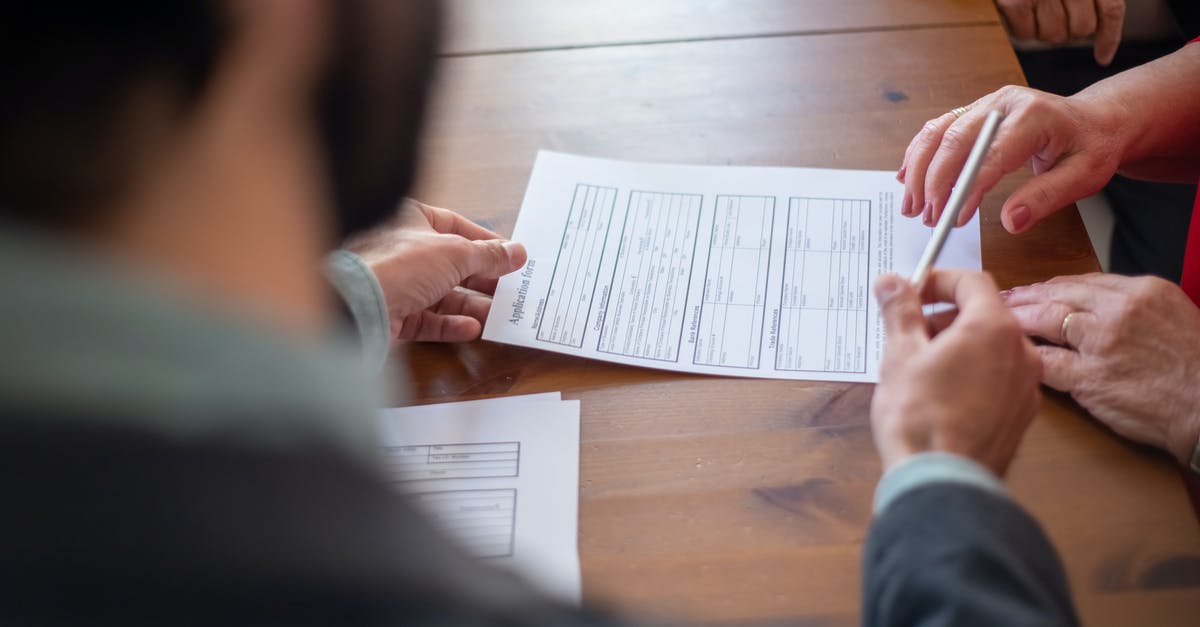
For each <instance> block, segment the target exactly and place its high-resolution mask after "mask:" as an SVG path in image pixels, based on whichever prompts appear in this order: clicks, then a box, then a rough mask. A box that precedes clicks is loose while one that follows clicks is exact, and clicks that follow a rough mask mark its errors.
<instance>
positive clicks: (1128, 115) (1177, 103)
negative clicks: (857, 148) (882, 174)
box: [897, 44, 1200, 233]
mask: <svg viewBox="0 0 1200 627" xmlns="http://www.w3.org/2000/svg"><path fill="white" fill-rule="evenodd" d="M1197 79H1200V46H1197V45H1194V44H1193V45H1189V46H1185V47H1184V48H1182V49H1180V50H1179V51H1178V52H1176V53H1174V54H1171V55H1168V56H1166V57H1163V58H1162V59H1159V60H1157V61H1154V62H1152V63H1148V64H1146V65H1143V66H1139V67H1137V68H1134V69H1132V70H1129V71H1126V72H1122V73H1121V74H1118V75H1116V76H1113V77H1111V78H1109V79H1107V80H1104V81H1101V82H1100V83H1097V84H1095V85H1093V86H1091V87H1089V88H1088V89H1086V90H1084V91H1082V92H1080V93H1078V94H1076V95H1074V96H1072V97H1070V98H1062V97H1059V96H1054V95H1052V94H1047V93H1043V92H1039V91H1035V90H1032V89H1028V88H1024V87H1011V86H1010V87H1005V88H1003V89H1000V90H999V91H996V92H994V93H992V94H988V95H986V96H984V97H982V98H980V99H979V100H976V101H975V102H974V103H972V104H971V106H970V108H969V110H968V111H967V112H966V113H962V114H961V115H959V114H957V113H954V112H951V113H946V114H944V115H942V116H940V117H938V118H936V119H933V120H930V121H929V122H927V123H926V124H925V126H924V127H923V128H922V129H921V131H920V132H919V133H918V134H917V136H916V137H914V138H913V140H912V142H911V143H910V144H909V146H908V150H907V151H906V152H905V155H904V163H903V165H901V168H900V172H899V174H898V176H897V178H899V179H900V181H901V182H903V183H904V185H905V195H904V200H903V203H902V204H901V213H903V214H904V215H907V216H916V215H922V216H923V217H924V218H925V220H926V222H927V223H930V224H932V223H933V222H934V221H935V220H937V218H938V217H939V216H940V215H941V212H942V210H943V208H944V207H945V204H946V201H947V200H948V199H949V196H950V190H951V188H952V187H953V185H954V182H955V179H956V178H957V177H958V174H959V171H960V170H961V168H962V166H963V163H964V162H965V161H966V157H967V153H969V152H970V149H971V146H972V144H973V143H974V141H975V137H976V136H977V135H978V134H979V130H980V128H981V127H982V125H983V120H984V118H985V117H986V116H987V113H988V111H990V110H992V109H998V110H1000V111H1001V112H1002V113H1003V114H1004V115H1005V120H1004V122H1003V123H1002V124H1001V125H1000V130H999V131H998V132H997V134H996V139H995V142H994V143H993V144H992V148H991V150H989V151H988V154H987V157H986V158H985V159H984V164H983V167H982V169H981V170H980V173H979V177H978V179H977V180H976V183H975V188H974V190H972V193H971V196H970V197H969V198H968V199H967V205H966V206H967V207H969V208H974V207H977V206H978V205H979V201H980V200H981V199H982V197H983V194H984V193H986V192H987V191H988V190H990V189H992V188H993V187H994V186H995V185H996V184H997V183H998V182H999V181H1000V179H1001V178H1003V177H1004V175H1006V174H1008V173H1009V172H1012V171H1014V170H1016V169H1018V168H1020V167H1023V166H1024V165H1025V164H1027V163H1032V165H1033V172H1034V175H1035V176H1034V177H1033V178H1032V179H1030V180H1029V181H1027V182H1025V183H1024V184H1023V185H1021V186H1020V187H1019V188H1018V189H1017V190H1016V191H1015V192H1013V194H1012V195H1011V196H1010V197H1009V198H1008V199H1007V200H1006V201H1005V202H1004V206H1003V208H1002V209H1001V221H1002V222H1003V224H1004V227H1005V228H1006V229H1008V230H1009V231H1010V232H1012V233H1020V232H1023V231H1025V230H1027V229H1029V228H1030V227H1032V226H1033V225H1034V224H1036V223H1037V222H1038V221H1040V220H1041V219H1043V218H1045V217H1046V216H1048V215H1049V214H1051V213H1053V212H1055V211H1057V210H1059V209H1060V208H1062V207H1064V206H1067V205H1069V204H1071V203H1073V202H1075V201H1077V200H1079V199H1081V198H1084V197H1086V196H1089V195H1091V194H1093V193H1095V192H1097V191H1099V190H1100V189H1101V188H1102V187H1104V185H1105V184H1106V183H1108V180H1109V179H1111V178H1112V175H1113V174H1115V173H1116V172H1117V170H1118V168H1120V169H1122V171H1125V172H1128V173H1129V174H1132V175H1137V176H1142V177H1152V178H1157V179H1170V180H1186V181H1189V182H1190V181H1194V180H1195V179H1196V177H1197V176H1200V105H1198V104H1197V103H1200V80H1197ZM973 213H974V211H964V212H963V214H962V220H961V221H960V224H965V223H966V220H968V219H970V217H971V215H972V214H973Z"/></svg>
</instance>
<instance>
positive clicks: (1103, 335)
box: [1006, 274, 1200, 463]
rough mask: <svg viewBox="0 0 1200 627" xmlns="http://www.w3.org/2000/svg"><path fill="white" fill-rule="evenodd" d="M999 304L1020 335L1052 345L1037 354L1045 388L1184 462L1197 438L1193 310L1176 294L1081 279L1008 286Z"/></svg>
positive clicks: (1144, 285)
mask: <svg viewBox="0 0 1200 627" xmlns="http://www.w3.org/2000/svg"><path fill="white" fill-rule="evenodd" d="M1006 304H1007V305H1008V306H1009V307H1010V308H1011V309H1012V311H1013V313H1014V314H1015V315H1016V317H1017V320H1018V321H1019V322H1020V324H1021V328H1023V329H1024V330H1025V332H1026V333H1029V334H1030V335H1036V336H1038V337H1041V338H1043V339H1045V340H1047V341H1050V342H1053V343H1055V344H1058V345H1059V346H1039V347H1038V349H1037V350H1038V352H1039V353H1040V354H1041V356H1042V362H1043V364H1044V368H1045V374H1044V375H1043V380H1044V382H1045V383H1046V385H1048V386H1050V387H1052V388H1054V389H1056V390H1061V391H1063V392H1068V393H1069V394H1070V395H1071V397H1072V398H1074V399H1075V400H1076V401H1077V402H1078V403H1079V404H1080V405H1082V406H1083V408H1084V409H1086V410H1088V412H1090V413H1091V414H1092V415H1093V416H1095V417H1096V418H1097V419H1098V420H1100V421H1101V422H1103V423H1104V424H1106V425H1108V426H1109V427H1111V428H1112V430H1113V431H1116V432H1117V433H1119V434H1121V435H1123V436H1125V437H1127V438H1129V439H1131V440H1135V441H1137V442H1142V443H1144V444H1149V445H1151V446H1156V447H1159V448H1161V449H1164V450H1166V451H1168V452H1170V453H1171V454H1172V455H1174V456H1175V458H1176V459H1178V460H1179V461H1181V462H1184V463H1187V461H1188V460H1189V459H1190V457H1191V455H1192V451H1193V449H1194V448H1195V446H1196V440H1197V437H1200V398H1198V397H1200V310H1197V309H1196V306H1195V305H1193V304H1192V302H1191V301H1190V300H1188V297H1187V296H1186V295H1185V294H1184V293H1183V290H1181V289H1180V288H1179V286H1177V285H1175V284H1173V283H1169V282H1167V281H1164V280H1162V279H1158V278H1154V277H1123V276H1117V275H1112V274H1085V275H1080V276H1069V277H1058V278H1055V279H1051V280H1050V281H1047V282H1046V283H1039V284H1036V285H1030V286H1026V287H1020V288H1016V289H1014V290H1012V291H1011V292H1009V293H1008V295H1007V297H1006ZM1067 314H1071V320H1070V322H1069V323H1068V324H1067V325H1066V329H1065V330H1066V332H1067V336H1068V337H1062V332H1063V330H1064V325H1063V318H1065V317H1066V316H1067Z"/></svg>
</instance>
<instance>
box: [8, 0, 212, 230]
mask: <svg viewBox="0 0 1200 627" xmlns="http://www.w3.org/2000/svg"><path fill="white" fill-rule="evenodd" d="M226 26H227V25H226V22H225V19H224V16H223V14H222V7H221V6H220V5H219V3H217V2H212V1H209V0H169V1H150V2H138V1H121V2H90V1H87V0H79V1H74V2H72V1H66V2H56V1H54V0H40V1H39V0H32V1H30V0H12V1H9V2H3V3H0V217H3V218H8V219H15V220H19V221H26V222H41V223H45V222H56V223H60V222H76V221H79V220H81V219H85V218H86V216H84V215H82V214H81V211H82V210H83V208H84V207H90V206H93V205H94V204H96V203H103V202H105V201H107V200H110V199H112V198H113V197H114V196H116V195H117V194H118V193H120V192H121V191H122V186H123V185H124V184H125V183H126V179H127V177H128V176H129V175H130V174H131V173H130V171H129V170H130V168H131V166H132V165H133V164H132V163H131V159H130V158H129V157H130V155H128V154H122V153H123V149H122V147H121V142H120V139H121V138H120V137H119V136H118V133H119V132H120V130H121V129H120V128H119V127H120V124H121V122H122V121H123V119H122V116H125V115H128V113H127V109H126V105H127V104H128V101H129V98H130V95H131V93H133V89H134V88H135V87H136V86H138V85H140V84H143V83H146V82H149V81H156V82H157V83H159V84H164V85H166V86H168V87H169V88H170V89H171V90H172V94H173V95H175V96H176V98H177V101H178V104H179V106H180V108H181V111H182V110H186V109H187V107H189V106H190V105H191V104H193V103H195V102H196V101H197V99H198V96H199V95H200V93H201V92H202V91H203V89H204V86H205V85H206V83H207V81H208V79H209V75H210V73H211V72H212V70H213V67H214V66H215V64H216V62H217V57H218V55H219V54H220V52H221V49H222V46H223V45H224V40H225V37H226Z"/></svg>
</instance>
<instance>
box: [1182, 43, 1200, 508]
mask: <svg viewBox="0 0 1200 627" xmlns="http://www.w3.org/2000/svg"><path fill="white" fill-rule="evenodd" d="M1197 41H1200V37H1197V38H1195V39H1193V40H1192V41H1191V42H1189V43H1193V44H1194V43H1196V42H1197ZM1179 285H1180V287H1182V288H1183V291H1184V293H1186V294H1187V295H1188V297H1189V298H1191V299H1192V302H1193V303H1196V306H1198V307H1200V193H1198V194H1197V195H1196V202H1195V204H1194V205H1192V221H1191V224H1189V225H1188V238H1187V248H1185V249H1184V253H1183V276H1182V277H1181V279H1180V281H1179ZM1180 473H1181V474H1182V475H1183V483H1184V485H1186V486H1187V489H1188V496H1189V497H1190V498H1191V500H1192V509H1194V510H1195V511H1196V519H1197V520H1200V478H1197V477H1196V475H1195V473H1193V472H1192V471H1191V469H1190V468H1187V467H1184V468H1182V469H1181V470H1180Z"/></svg>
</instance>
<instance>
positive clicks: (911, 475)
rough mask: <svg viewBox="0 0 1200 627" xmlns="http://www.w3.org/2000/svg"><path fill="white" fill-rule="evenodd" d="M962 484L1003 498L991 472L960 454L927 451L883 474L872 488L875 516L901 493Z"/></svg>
mask: <svg viewBox="0 0 1200 627" xmlns="http://www.w3.org/2000/svg"><path fill="white" fill-rule="evenodd" d="M941 482H952V483H963V484H967V485H972V486H975V487H978V488H982V489H984V490H987V491H989V492H992V493H993V494H997V495H1000V496H1004V497H1007V495H1008V492H1007V491H1006V490H1005V489H1004V484H1003V483H1001V482H1000V479H998V478H997V477H996V475H994V474H992V471H990V470H988V469H987V468H984V467H983V466H982V465H980V464H979V463H977V462H975V461H973V460H970V459H968V458H966V457H963V456H961V455H954V454H951V453H941V452H930V453H918V454H916V455H913V456H912V457H909V458H908V459H906V460H904V461H902V462H900V463H899V464H896V465H895V466H893V467H892V469H891V470H889V471H887V472H886V473H884V475H883V477H882V478H881V479H880V480H879V485H878V486H877V487H876V488H875V515H876V516H878V515H879V514H882V513H883V510H885V509H887V506H888V505H890V504H892V502H894V501H895V500H896V499H898V498H900V496H901V495H903V494H904V493H905V492H908V491H909V490H915V489H916V488H919V487H922V486H926V485H929V484H931V483H941Z"/></svg>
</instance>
